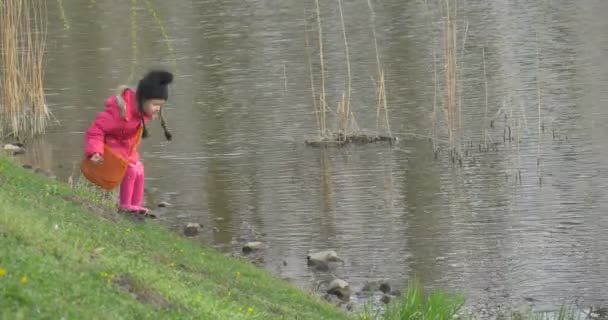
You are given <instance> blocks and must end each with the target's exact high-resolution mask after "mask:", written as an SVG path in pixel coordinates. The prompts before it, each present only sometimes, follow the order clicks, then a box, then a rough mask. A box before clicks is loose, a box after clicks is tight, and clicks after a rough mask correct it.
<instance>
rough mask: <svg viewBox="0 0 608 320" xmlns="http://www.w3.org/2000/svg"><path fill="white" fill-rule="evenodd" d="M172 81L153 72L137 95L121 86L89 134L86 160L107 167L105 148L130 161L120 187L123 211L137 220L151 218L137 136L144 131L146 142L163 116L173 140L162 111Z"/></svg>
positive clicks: (166, 74)
mask: <svg viewBox="0 0 608 320" xmlns="http://www.w3.org/2000/svg"><path fill="white" fill-rule="evenodd" d="M172 81H173V74H171V73H170V72H168V71H164V70H153V71H150V72H149V73H148V74H147V75H146V76H145V77H144V78H142V79H141V80H140V81H139V83H138V85H137V89H136V90H135V91H133V90H132V89H130V88H128V87H126V86H120V87H119V88H118V90H117V92H116V95H114V96H110V97H108V98H107V99H106V101H105V107H106V109H105V110H104V111H102V112H100V113H99V114H98V115H97V117H96V118H95V120H94V121H93V123H92V124H91V126H90V127H89V128H88V129H87V131H86V133H85V147H84V153H85V157H88V158H89V159H90V160H91V161H93V162H94V163H103V156H104V154H103V152H104V144H105V145H107V146H108V147H109V148H110V149H112V150H113V151H114V152H116V153H118V154H120V155H122V156H123V157H124V158H125V159H128V162H129V165H128V167H127V171H126V174H125V176H124V179H123V180H122V182H121V184H120V202H119V209H120V210H121V211H125V212H129V213H132V214H133V215H135V216H148V215H149V212H150V210H148V209H147V208H144V207H143V206H142V202H143V197H144V166H143V164H142V163H141V162H140V160H139V152H138V150H137V149H138V147H139V145H138V144H136V143H137V142H138V141H139V139H138V138H139V137H137V134H138V133H139V132H140V131H139V129H140V128H141V129H142V130H143V133H142V138H146V137H147V136H148V131H147V129H146V123H147V122H148V121H149V120H152V119H156V118H157V117H159V116H160V119H161V125H162V127H163V130H164V131H165V137H166V138H167V140H171V133H170V132H169V131H168V129H167V126H166V124H165V119H164V117H163V114H162V110H163V105H164V104H165V102H166V101H167V98H168V90H167V86H168V85H169V84H170V83H171V82H172Z"/></svg>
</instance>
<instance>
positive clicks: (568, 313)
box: [356, 279, 587, 320]
mask: <svg viewBox="0 0 608 320" xmlns="http://www.w3.org/2000/svg"><path fill="white" fill-rule="evenodd" d="M464 304H465V298H464V296H463V295H461V294H458V293H450V292H448V291H445V290H439V289H438V290H431V291H425V290H424V288H423V287H422V285H421V284H420V283H419V282H418V281H417V280H416V279H414V280H412V281H410V282H409V283H408V287H407V289H406V292H405V293H404V294H403V296H402V297H400V298H397V299H396V300H394V301H392V302H391V303H389V304H388V305H386V307H385V308H384V309H375V310H374V308H373V307H372V306H371V304H366V305H364V306H363V308H362V310H360V311H359V312H358V313H357V314H356V319H357V320H453V319H470V320H474V319H477V316H476V315H474V314H471V313H469V312H467V311H465V310H464ZM495 317H496V319H505V320H506V319H512V320H549V319H551V320H575V319H577V320H578V319H581V318H584V319H587V317H586V316H585V315H584V313H580V314H579V315H578V316H577V314H576V313H575V311H574V310H573V309H572V308H570V307H569V306H567V305H562V306H561V307H560V309H559V310H556V311H555V312H534V311H532V310H527V311H509V312H508V313H506V314H497V315H495Z"/></svg>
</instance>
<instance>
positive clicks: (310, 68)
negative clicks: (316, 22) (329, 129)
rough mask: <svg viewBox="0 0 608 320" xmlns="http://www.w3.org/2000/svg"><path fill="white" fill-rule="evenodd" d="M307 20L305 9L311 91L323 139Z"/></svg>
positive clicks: (305, 37) (318, 126) (305, 32)
mask: <svg viewBox="0 0 608 320" xmlns="http://www.w3.org/2000/svg"><path fill="white" fill-rule="evenodd" d="M307 19H308V16H307V14H306V9H304V41H306V56H307V58H308V71H309V74H310V89H311V94H312V104H313V108H314V114H315V120H316V122H317V128H318V129H319V137H322V136H323V131H322V128H321V120H320V119H319V115H320V110H319V107H318V105H317V94H316V92H315V79H314V75H313V72H312V58H311V54H310V41H309V40H308V24H307V23H306V20H307Z"/></svg>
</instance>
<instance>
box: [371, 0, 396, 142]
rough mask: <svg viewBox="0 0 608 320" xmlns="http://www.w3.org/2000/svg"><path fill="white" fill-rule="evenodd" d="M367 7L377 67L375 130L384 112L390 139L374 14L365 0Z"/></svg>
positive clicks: (378, 128)
mask: <svg viewBox="0 0 608 320" xmlns="http://www.w3.org/2000/svg"><path fill="white" fill-rule="evenodd" d="M367 6H368V7H369V11H370V19H371V21H370V24H371V27H372V36H373V38H374V49H375V50H376V64H377V67H378V80H377V81H376V130H377V131H378V132H379V131H380V109H383V110H384V117H385V125H386V131H387V133H388V136H389V137H392V133H391V125H390V122H389V116H388V105H387V102H386V90H385V86H384V68H383V67H382V64H381V63H380V53H379V50H378V38H377V37H376V13H375V11H374V7H373V6H372V2H371V0H367Z"/></svg>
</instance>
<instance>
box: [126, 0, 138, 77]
mask: <svg viewBox="0 0 608 320" xmlns="http://www.w3.org/2000/svg"><path fill="white" fill-rule="evenodd" d="M138 56H139V53H138V50H137V0H131V71H130V72H129V78H128V79H129V80H128V81H129V82H131V81H132V80H133V78H134V77H135V69H136V68H137V65H138V60H137V57H138Z"/></svg>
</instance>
